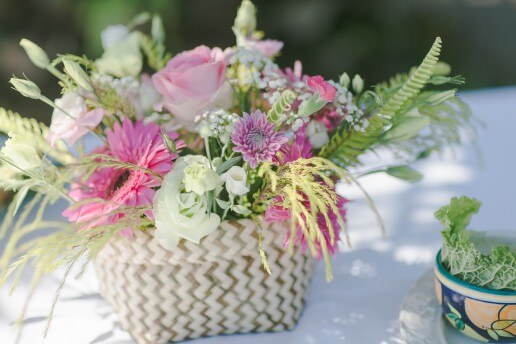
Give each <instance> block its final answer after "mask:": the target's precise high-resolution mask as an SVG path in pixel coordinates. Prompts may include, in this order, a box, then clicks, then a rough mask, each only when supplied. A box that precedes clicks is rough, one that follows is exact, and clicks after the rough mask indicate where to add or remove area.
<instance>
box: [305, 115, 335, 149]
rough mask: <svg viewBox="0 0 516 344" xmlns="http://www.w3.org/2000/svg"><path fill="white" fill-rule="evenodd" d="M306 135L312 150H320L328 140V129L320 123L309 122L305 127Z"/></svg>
mask: <svg viewBox="0 0 516 344" xmlns="http://www.w3.org/2000/svg"><path fill="white" fill-rule="evenodd" d="M306 134H307V136H308V140H309V141H310V143H311V144H312V146H313V147H314V148H316V149H317V148H321V147H322V146H324V145H325V144H326V143H328V141H329V140H330V137H329V136H328V129H326V126H325V125H324V124H322V123H321V122H317V121H311V122H310V123H308V125H307V126H306Z"/></svg>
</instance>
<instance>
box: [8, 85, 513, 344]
mask: <svg viewBox="0 0 516 344" xmlns="http://www.w3.org/2000/svg"><path fill="white" fill-rule="evenodd" d="M461 96H462V98H463V99H464V100H465V101H466V102H467V103H469V104H470V105H471V107H472V109H473V111H474V113H475V115H476V116H477V117H478V118H479V120H481V121H483V122H484V123H485V124H486V127H485V128H483V129H479V134H478V141H477V142H478V144H477V145H476V146H475V145H474V144H468V145H466V146H464V147H461V148H459V149H457V150H455V153H454V154H453V153H451V152H446V153H445V154H444V155H443V156H442V157H441V158H440V157H438V156H433V157H432V158H430V159H428V160H426V161H423V162H420V163H418V164H417V165H416V166H415V167H416V168H417V169H418V170H420V171H421V172H423V173H424V175H425V178H424V180H422V181H421V182H419V183H418V184H415V185H409V184H406V183H404V182H401V181H398V180H394V179H392V178H390V177H388V176H380V175H371V176H367V177H364V178H363V179H362V184H363V185H364V187H365V188H366V189H367V190H368V191H369V192H370V194H371V196H372V197H373V198H374V200H375V202H376V204H377V206H378V208H379V211H380V213H381V215H382V217H383V219H384V221H385V224H386V227H387V237H386V238H385V239H382V237H381V235H380V232H379V229H378V226H377V224H376V222H375V218H374V216H373V214H372V213H371V211H370V210H369V209H368V207H367V205H366V204H365V201H364V199H363V197H362V196H361V194H360V192H359V191H358V190H356V188H352V187H349V186H347V185H344V186H342V187H341V189H340V190H341V191H342V192H343V194H344V195H345V196H346V197H348V198H350V199H352V200H353V202H351V203H350V204H349V216H348V218H349V227H350V231H351V233H350V235H351V240H352V243H353V248H352V249H346V248H345V249H344V253H342V254H340V255H339V256H338V257H337V259H336V260H335V261H334V275H335V278H334V280H333V282H331V283H330V284H327V283H326V282H325V278H324V271H323V266H322V264H320V265H319V266H318V270H317V273H316V276H315V278H314V282H313V285H312V290H311V292H310V294H309V297H308V301H307V304H306V309H305V311H304V313H303V316H302V318H301V320H300V322H299V325H298V326H297V327H296V328H295V329H294V330H293V331H290V332H283V333H270V334H269V333H267V334H251V335H234V336H223V337H213V338H207V339H199V340H194V341H189V342H188V343H192V344H197V343H199V344H217V343H227V344H231V343H242V342H245V343H264V342H265V343H282V344H286V343H307V344H310V343H318V344H319V343H352V344H396V343H403V339H402V338H401V335H400V333H399V325H398V313H399V309H400V306H401V303H402V300H403V297H404V295H405V294H406V292H407V291H408V289H409V288H410V286H411V285H412V284H413V283H414V282H415V281H416V280H417V279H418V278H419V277H420V276H421V275H422V274H423V273H424V272H425V271H426V270H427V269H428V268H429V267H430V266H431V265H432V261H433V259H434V256H435V253H436V251H437V250H438V248H439V246H440V237H439V225H438V223H437V221H436V220H434V218H433V212H434V211H435V210H436V209H437V208H439V207H440V206H442V205H444V204H446V203H447V202H449V199H450V197H452V196H458V195H463V194H464V195H469V196H473V197H477V198H478V199H480V200H482V202H483V204H484V205H483V207H482V209H481V212H480V214H479V215H477V216H476V217H475V218H474V219H473V227H475V228H479V229H493V230H496V229H506V230H515V229H514V227H513V224H512V216H513V214H514V212H515V210H516V206H515V202H514V201H513V198H514V195H516V181H515V176H516V154H515V147H516V144H515V143H514V141H513V140H514V136H515V132H516V87H507V88H497V89H488V90H478V91H469V92H464V93H462V94H461ZM479 153H480V155H479ZM368 162H369V163H371V164H374V163H376V162H377V161H375V157H368ZM58 213H59V206H57V207H56V208H55V209H54V215H53V216H55V217H57V216H58V215H57V214H58ZM1 247H2V246H1V243H0V249H1ZM27 277H29V276H27ZM70 282H71V283H69V285H67V287H66V288H65V290H64V292H63V295H62V301H61V302H60V303H59V304H58V306H57V309H56V317H55V320H54V322H53V324H52V329H51V332H50V334H49V336H48V337H47V340H46V341H43V340H42V338H41V332H42V329H43V327H44V317H45V315H46V314H47V312H48V306H49V304H50V302H51V299H52V297H53V295H54V294H53V293H54V290H55V288H56V286H57V285H58V283H59V278H58V277H57V276H50V277H49V278H47V279H45V281H44V283H43V285H42V288H41V289H40V290H39V291H38V292H37V293H36V295H35V297H34V302H33V304H32V306H31V307H30V310H29V320H28V323H27V326H26V328H25V330H24V332H23V337H22V340H21V343H22V344H36V343H51V344H61V343H63V344H69V343H73V344H86V343H95V344H107V343H110V344H114V343H133V342H132V341H131V339H130V337H129V336H128V335H127V334H126V333H125V332H124V331H122V330H121V329H120V328H119V326H118V325H117V323H116V318H115V316H114V315H113V313H112V311H111V310H110V308H109V306H108V305H107V304H106V303H105V302H104V301H103V300H102V299H101V298H100V297H99V295H98V294H97V283H96V280H95V275H94V274H93V272H92V271H91V269H88V270H87V271H86V273H85V275H84V276H83V278H82V279H80V280H77V281H74V280H71V281H70ZM26 291H27V285H26V279H24V280H23V281H22V284H21V286H20V289H19V290H18V291H17V292H16V293H15V295H14V296H13V297H10V298H8V296H7V290H5V288H4V290H2V291H0V343H2V344H4V343H5V344H11V343H14V339H13V338H14V331H13V330H12V329H11V328H10V327H9V323H11V322H12V321H13V320H14V319H15V317H16V314H17V313H18V311H19V309H20V307H21V305H22V303H23V300H24V297H25V294H26Z"/></svg>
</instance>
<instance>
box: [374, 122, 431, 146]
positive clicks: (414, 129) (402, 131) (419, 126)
mask: <svg viewBox="0 0 516 344" xmlns="http://www.w3.org/2000/svg"><path fill="white" fill-rule="evenodd" d="M429 124H430V119H429V118H428V117H426V116H407V117H406V118H404V119H403V121H402V122H401V123H399V124H398V125H396V126H395V127H393V128H392V129H390V130H389V131H388V132H387V133H386V134H385V135H384V136H383V140H387V141H405V140H409V139H411V138H413V137H414V136H416V135H417V134H419V132H420V131H421V130H423V129H424V128H425V127H426V126H428V125H429Z"/></svg>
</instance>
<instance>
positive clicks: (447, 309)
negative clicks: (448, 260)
mask: <svg viewBox="0 0 516 344" xmlns="http://www.w3.org/2000/svg"><path fill="white" fill-rule="evenodd" d="M434 273H435V291H436V294H437V300H438V301H439V303H440V304H441V307H442V310H443V314H444V316H445V317H446V319H447V320H448V321H449V322H450V323H451V324H452V325H453V327H455V328H456V329H457V330H458V331H460V332H461V333H462V334H464V335H466V336H469V337H471V338H474V339H476V340H478V341H480V342H485V343H487V342H491V343H516V292H513V291H502V290H491V289H487V288H480V287H477V286H474V285H472V284H469V283H466V282H464V281H462V280H460V279H458V278H457V277H455V276H452V275H451V274H450V273H449V272H448V271H447V270H446V269H445V268H444V266H443V265H442V262H441V251H439V253H437V257H436V260H435V267H434Z"/></svg>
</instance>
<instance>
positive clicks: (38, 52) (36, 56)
mask: <svg viewBox="0 0 516 344" xmlns="http://www.w3.org/2000/svg"><path fill="white" fill-rule="evenodd" d="M20 45H21V46H22V48H23V49H24V50H25V53H27V56H28V57H29V59H30V60H31V61H32V63H34V65H35V66H36V67H39V68H42V69H45V68H47V67H48V66H49V65H50V60H49V58H48V55H47V53H46V52H45V51H44V50H43V49H41V47H40V46H39V45H37V44H35V43H33V42H31V41H29V40H28V39H25V38H23V39H22V40H21V41H20Z"/></svg>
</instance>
